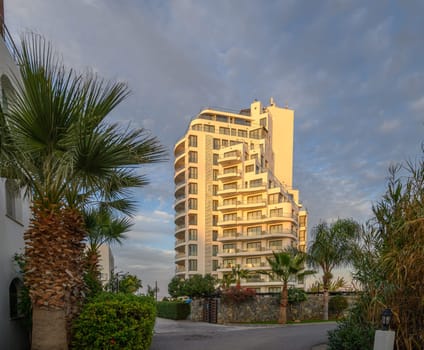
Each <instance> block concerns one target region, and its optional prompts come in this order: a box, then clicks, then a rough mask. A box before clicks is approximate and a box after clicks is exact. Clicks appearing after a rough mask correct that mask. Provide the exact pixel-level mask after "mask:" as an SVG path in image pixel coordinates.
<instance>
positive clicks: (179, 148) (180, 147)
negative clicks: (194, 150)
mask: <svg viewBox="0 0 424 350" xmlns="http://www.w3.org/2000/svg"><path fill="white" fill-rule="evenodd" d="M184 150H185V138H182V139H181V140H180V141H178V142H177V143H176V144H175V147H174V157H175V158H177V157H178V156H180V155H181V154H182V153H184Z"/></svg>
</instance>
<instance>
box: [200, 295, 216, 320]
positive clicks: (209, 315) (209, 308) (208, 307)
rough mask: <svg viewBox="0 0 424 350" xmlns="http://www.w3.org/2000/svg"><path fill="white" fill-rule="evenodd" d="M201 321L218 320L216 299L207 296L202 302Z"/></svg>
mask: <svg viewBox="0 0 424 350" xmlns="http://www.w3.org/2000/svg"><path fill="white" fill-rule="evenodd" d="M203 322H209V323H217V322H218V299H217V298H207V299H205V301H204V303H203Z"/></svg>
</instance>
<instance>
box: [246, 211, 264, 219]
mask: <svg viewBox="0 0 424 350" xmlns="http://www.w3.org/2000/svg"><path fill="white" fill-rule="evenodd" d="M255 219H262V212H261V211H260V210H255V211H250V212H248V213H247V220H255Z"/></svg>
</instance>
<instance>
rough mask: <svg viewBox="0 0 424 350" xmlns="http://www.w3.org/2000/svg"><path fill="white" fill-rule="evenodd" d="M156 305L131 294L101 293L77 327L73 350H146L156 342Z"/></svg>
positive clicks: (87, 304) (85, 307)
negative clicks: (153, 340) (154, 329)
mask: <svg viewBox="0 0 424 350" xmlns="http://www.w3.org/2000/svg"><path fill="white" fill-rule="evenodd" d="M155 313H156V308H155V303H154V300H153V299H152V298H149V297H139V296H135V295H131V294H121V293H118V294H114V293H101V294H99V295H98V296H96V297H94V298H92V299H91V300H90V301H88V302H87V303H86V304H85V305H84V307H83V310H82V312H81V314H80V316H79V317H78V319H77V320H76V321H75V323H74V328H73V330H74V339H73V348H74V349H91V350H100V349H102V350H106V349H108V350H114V349H116V350H117V349H128V350H147V349H148V348H149V347H150V344H151V342H152V338H153V327H154V324H155Z"/></svg>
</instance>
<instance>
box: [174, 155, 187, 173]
mask: <svg viewBox="0 0 424 350" xmlns="http://www.w3.org/2000/svg"><path fill="white" fill-rule="evenodd" d="M184 166H185V153H183V154H181V155H179V156H178V157H177V158H175V160H174V169H175V171H179V170H180V168H181V167H184Z"/></svg>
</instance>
